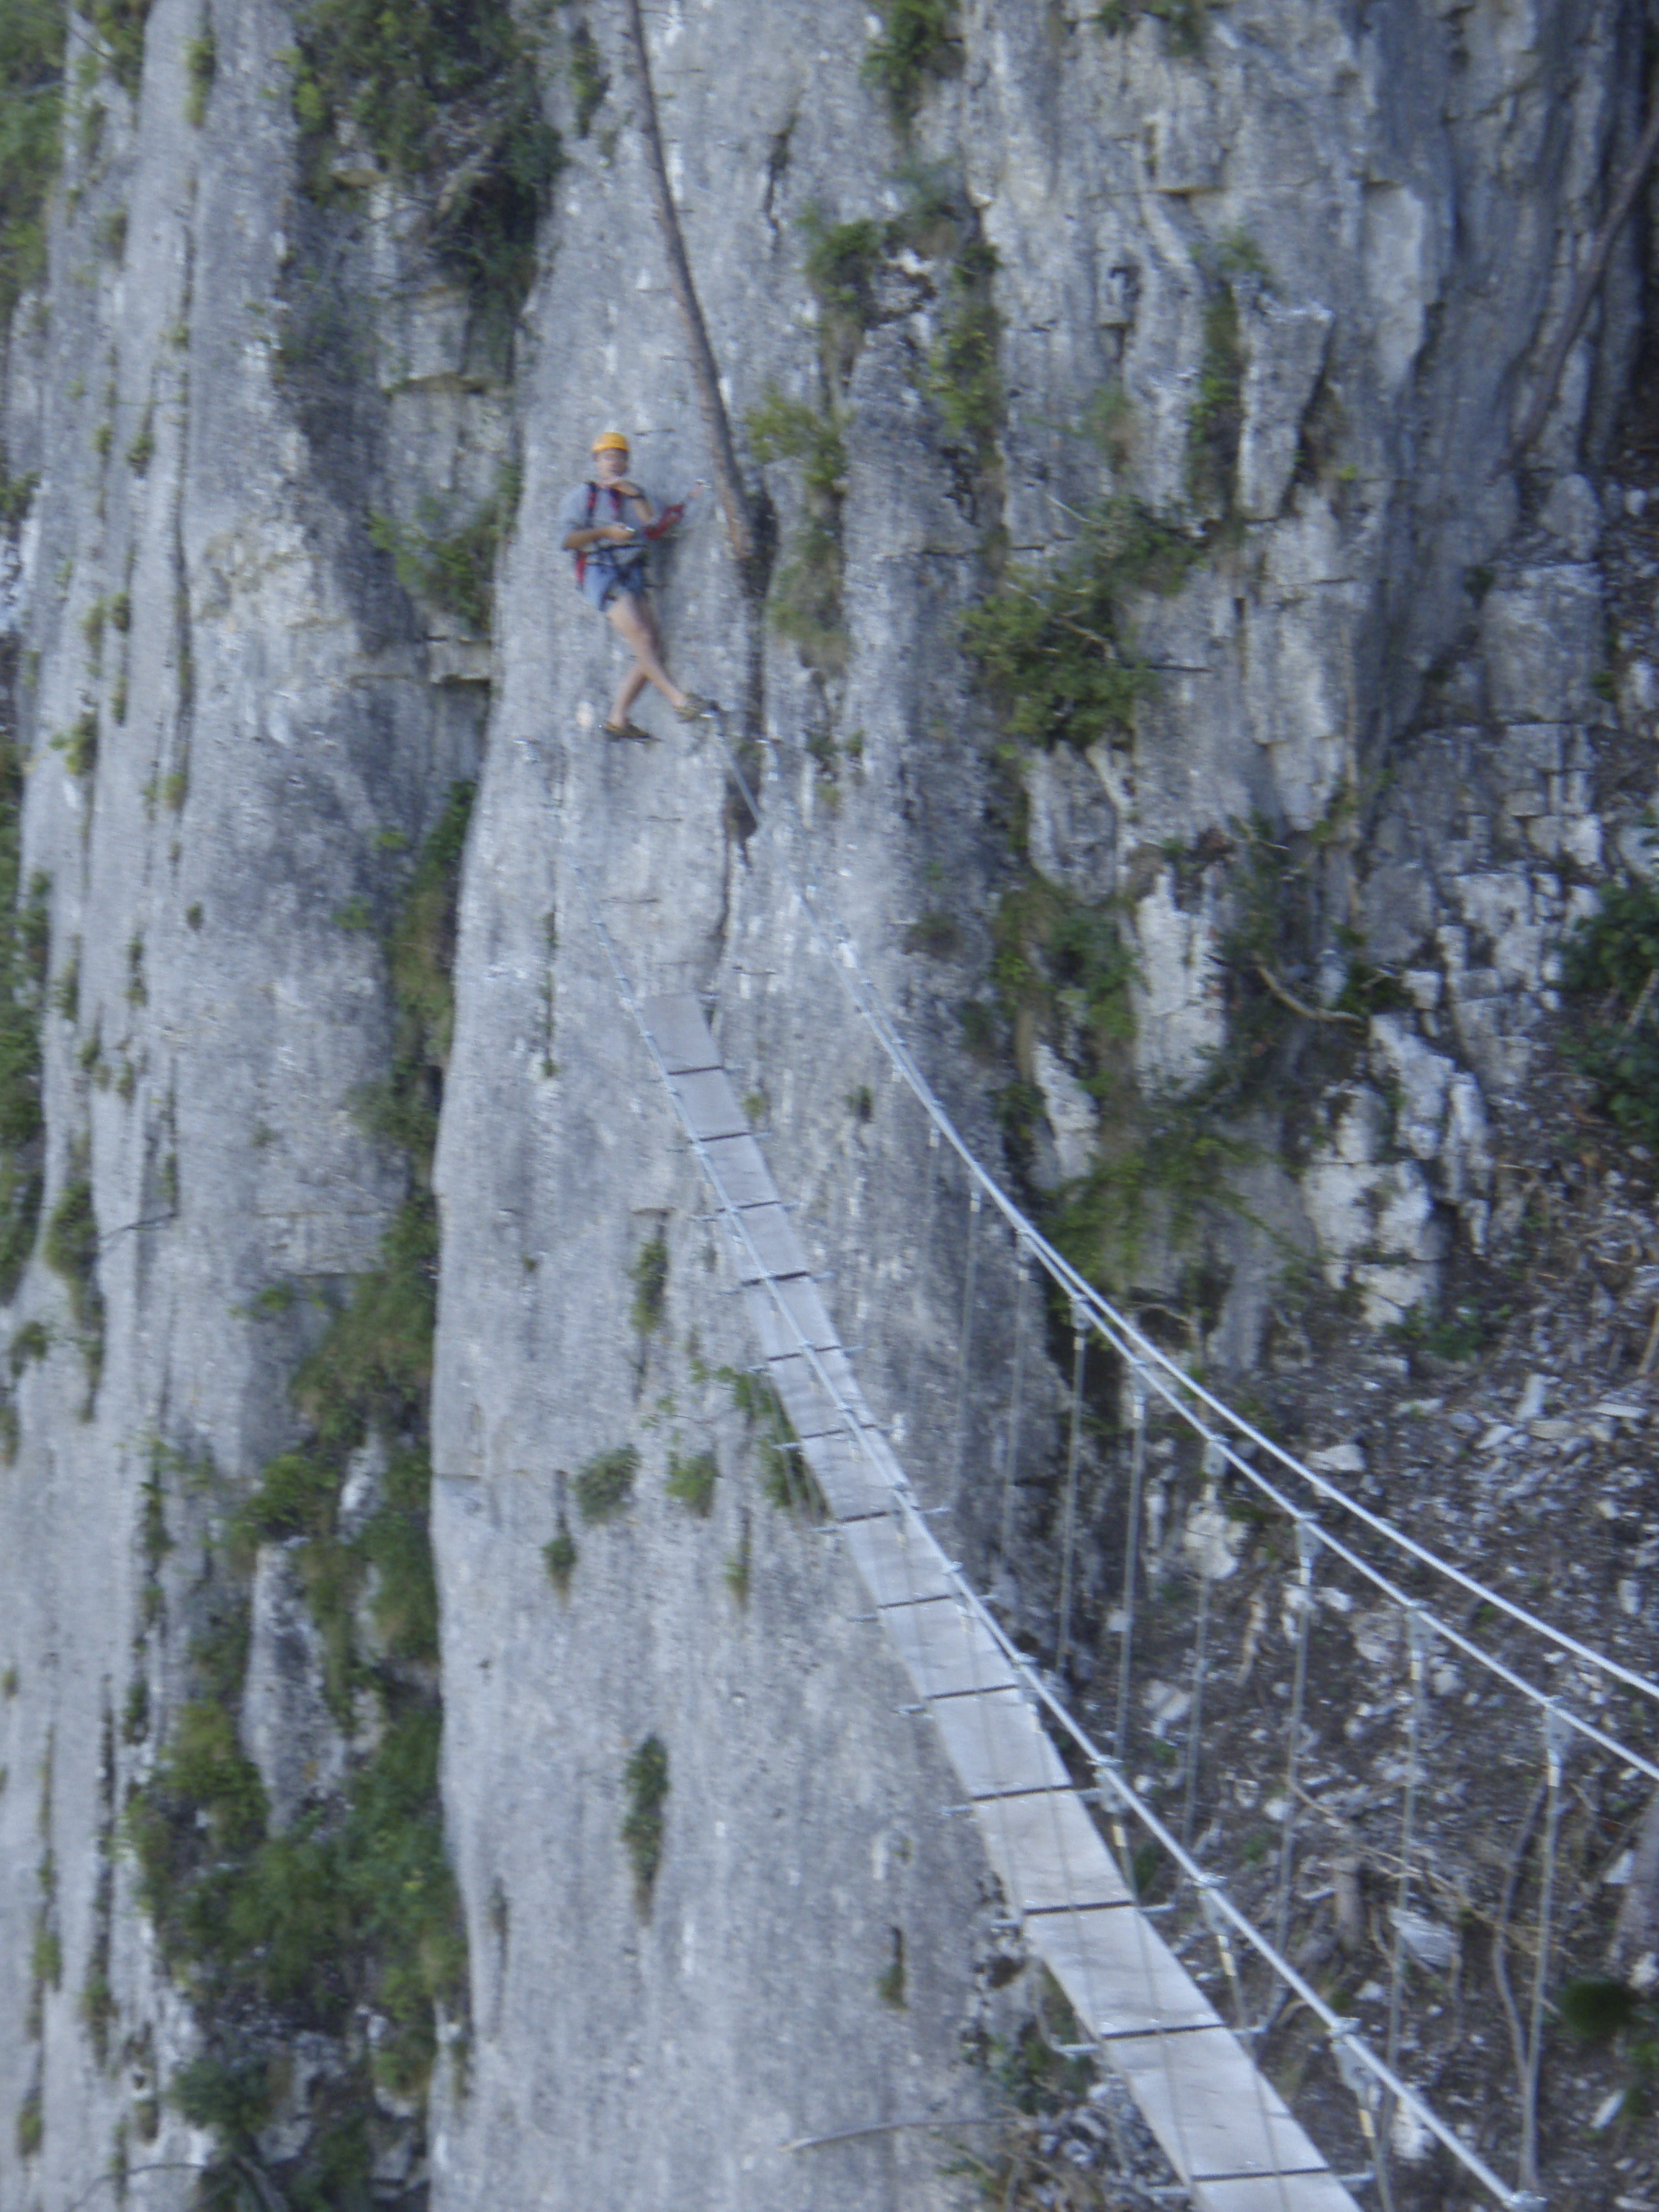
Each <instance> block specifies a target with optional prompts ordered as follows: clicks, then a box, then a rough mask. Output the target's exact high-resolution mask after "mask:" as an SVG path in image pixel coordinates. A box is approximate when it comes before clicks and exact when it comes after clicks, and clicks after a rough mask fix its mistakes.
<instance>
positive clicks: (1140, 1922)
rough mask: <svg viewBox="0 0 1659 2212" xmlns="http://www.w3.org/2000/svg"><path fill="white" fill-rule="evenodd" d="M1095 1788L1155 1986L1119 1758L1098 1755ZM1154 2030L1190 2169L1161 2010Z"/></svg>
mask: <svg viewBox="0 0 1659 2212" xmlns="http://www.w3.org/2000/svg"><path fill="white" fill-rule="evenodd" d="M1095 1788H1096V1794H1097V1798H1098V1800H1099V1802H1100V1803H1101V1805H1102V1807H1103V1809H1104V1810H1105V1811H1106V1812H1107V1813H1108V1814H1109V1820H1110V1826H1111V1836H1112V1842H1113V1844H1114V1846H1115V1849H1116V1852H1117V1857H1118V1862H1119V1864H1120V1867H1121V1871H1122V1875H1123V1881H1124V1885H1125V1887H1127V1890H1128V1893H1129V1910H1130V1911H1131V1913H1132V1914H1133V1926H1134V1931H1135V1942H1136V1944H1137V1946H1138V1947H1139V1952H1140V1963H1141V1972H1142V1977H1143V1978H1144V1980H1145V1983H1146V1988H1147V1989H1148V1990H1152V1989H1155V1988H1156V1987H1157V1982H1158V1977H1157V1972H1156V1969H1155V1966H1154V1963H1153V1957H1152V1923H1151V1922H1150V1921H1149V1920H1148V1919H1147V1918H1146V1914H1145V1913H1144V1912H1143V1911H1142V1910H1141V1904H1140V1871H1139V1868H1138V1866H1137V1865H1136V1863H1135V1853H1134V1849H1133V1844H1132V1843H1131V1841H1130V1838H1129V1833H1128V1826H1127V1820H1126V1819H1125V1817H1124V1816H1125V1813H1126V1810H1127V1807H1128V1803H1129V1800H1128V1797H1127V1793H1126V1790H1125V1786H1124V1783H1123V1768H1122V1763H1121V1760H1119V1759H1102V1760H1101V1761H1100V1762H1099V1763H1098V1764H1097V1766H1096V1768H1095ZM1156 2033H1157V2038H1158V2062H1159V2063H1160V2065H1161V2066H1162V2068H1163V2069H1164V2088H1165V2093H1166V2094H1167V2096H1168V2099H1169V2104H1168V2113H1169V2119H1170V2124H1171V2125H1172V2126H1173V2129H1174V2130H1175V2134H1176V2140H1177V2142H1178V2144H1179V2146H1180V2152H1181V2158H1180V2160H1179V2161H1176V2172H1180V2171H1181V2166H1182V2164H1184V2165H1185V2166H1186V2167H1187V2169H1188V2172H1191V2171H1192V2170H1193V2168H1194V2166H1195V2165H1196V2163H1197V2161H1196V2160H1194V2158H1193V2157H1192V2155H1191V2145H1190V2144H1189V2142H1188V2134H1187V2112H1188V2106H1187V2102H1186V2100H1185V2099H1183V2098H1182V2095H1181V2093H1180V2091H1179V2089H1178V2088H1177V2087H1176V2078H1175V2068H1174V2065H1173V2063H1172V2054H1171V2052H1170V2035H1169V2031H1168V2029H1167V2028H1166V2027H1165V2026H1164V2021H1163V2018H1162V2016H1161V2013H1160V2015H1159V2016H1158V2021H1157V2027H1156ZM1182 2178H1183V2179H1185V2178H1186V2177H1185V2176H1184V2175H1183V2177H1182Z"/></svg>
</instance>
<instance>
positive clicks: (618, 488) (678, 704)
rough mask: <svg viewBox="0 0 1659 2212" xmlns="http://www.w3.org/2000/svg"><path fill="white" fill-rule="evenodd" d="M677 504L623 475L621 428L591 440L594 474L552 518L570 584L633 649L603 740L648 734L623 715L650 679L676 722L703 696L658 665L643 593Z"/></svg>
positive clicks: (693, 715) (689, 717) (701, 709)
mask: <svg viewBox="0 0 1659 2212" xmlns="http://www.w3.org/2000/svg"><path fill="white" fill-rule="evenodd" d="M680 512H681V510H680V509H679V508H678V507H665V508H664V509H663V511H662V513H660V514H659V513H658V512H657V510H656V508H655V507H653V505H652V503H651V501H650V499H649V497H648V496H647V494H646V493H645V492H643V491H641V489H640V487H639V485H638V484H636V483H634V482H633V480H632V479H631V478H630V477H629V474H628V441H627V439H626V438H624V437H623V434H622V432H621V431H620V430H602V431H600V433H599V436H598V437H597V438H595V439H594V441H593V474H592V477H589V479H588V481H587V482H586V483H580V484H578V485H577V486H576V489H574V491H573V492H572V493H571V495H570V496H569V498H568V499H567V500H566V501H565V503H564V507H563V509H562V513H561V514H560V516H559V520H560V521H561V522H562V524H563V525H564V537H563V539H562V544H563V547H564V550H565V551H566V552H567V553H574V555H575V556H576V588H577V590H578V591H579V592H580V593H581V594H582V597H583V598H584V599H588V600H590V601H591V602H592V605H594V606H596V607H598V608H599V611H600V612H601V613H602V614H605V615H607V616H608V617H610V620H611V626H612V628H613V629H615V630H616V631H617V634H618V635H620V636H621V637H622V639H623V641H624V643H626V644H627V645H629V647H632V649H633V653H634V665H633V666H632V667H631V668H630V669H629V671H628V673H627V675H626V676H624V677H623V680H622V683H621V684H620V686H619V687H618V689H617V696H616V699H615V701H614V702H613V703H612V706H611V714H610V719H609V720H607V721H606V723H605V735H606V737H608V738H645V739H647V740H648V739H649V738H650V737H651V734H652V733H651V732H650V731H649V730H642V729H641V728H640V726H638V724H637V723H636V722H635V721H633V720H631V719H630V714H629V710H630V709H631V708H632V707H633V704H634V702H635V700H636V699H637V698H638V697H639V696H640V694H641V691H642V690H644V689H645V687H646V685H647V684H655V685H656V687H657V689H658V690H659V691H660V692H661V693H662V696H663V697H664V698H665V699H666V700H667V702H668V703H669V705H670V706H671V708H673V709H674V712H675V713H676V714H678V716H679V718H680V720H681V721H683V722H695V721H696V719H697V717H698V716H699V715H700V714H707V713H708V701H707V700H705V699H700V698H698V696H697V695H696V692H695V691H682V690H680V687H679V685H678V684H676V683H675V681H674V679H673V678H672V677H671V675H670V674H669V673H668V671H667V670H666V669H665V667H664V666H663V664H662V639H661V637H660V636H659V634H658V630H657V617H656V615H655V613H654V612H653V609H652V605H651V601H650V599H649V597H648V595H647V558H648V553H649V548H650V544H651V542H652V540H653V538H660V537H662V536H664V535H665V532H667V531H668V530H670V529H671V528H672V526H673V525H674V524H675V523H676V522H678V520H679V517H680Z"/></svg>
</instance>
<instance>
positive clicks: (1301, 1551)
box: [1273, 1513, 1320, 1958]
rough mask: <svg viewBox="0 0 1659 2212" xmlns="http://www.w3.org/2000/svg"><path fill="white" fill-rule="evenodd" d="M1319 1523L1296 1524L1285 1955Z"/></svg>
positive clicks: (1282, 1865) (1283, 1866) (1282, 1892)
mask: <svg viewBox="0 0 1659 2212" xmlns="http://www.w3.org/2000/svg"><path fill="white" fill-rule="evenodd" d="M1319 1546H1320V1536H1319V1526H1318V1523H1317V1522H1316V1521H1315V1519H1314V1517H1313V1516H1312V1515H1311V1514H1310V1513H1304V1514H1301V1515H1299V1516H1297V1524H1296V1559H1297V1579H1296V1589H1295V1597H1296V1613H1297V1619H1296V1671H1295V1674H1293V1676H1292V1678H1291V1732H1290V1743H1289V1746H1288V1747H1287V1749H1286V1751H1285V1821H1284V1831H1285V1832H1284V1834H1283V1836H1282V1837H1281V1838H1280V1839H1279V1901H1278V1903H1277V1905H1275V1907H1274V1910H1273V1929H1274V1934H1273V1948H1274V1949H1275V1950H1276V1951H1277V1952H1278V1953H1279V1956H1280V1958H1283V1957H1284V1955H1285V1935H1286V1932H1287V1931H1288V1929H1289V1928H1290V1924H1291V1861H1292V1859H1293V1858H1294V1857H1295V1854H1296V1792H1297V1783H1298V1781H1299V1779H1300V1777H1301V1769H1302V1717H1303V1714H1304V1711H1305V1710H1306V1707H1307V1702H1308V1638H1309V1635H1310V1632H1311V1630H1312V1627H1313V1609H1314V1594H1313V1578H1314V1563H1315V1561H1316V1559H1318V1557H1319Z"/></svg>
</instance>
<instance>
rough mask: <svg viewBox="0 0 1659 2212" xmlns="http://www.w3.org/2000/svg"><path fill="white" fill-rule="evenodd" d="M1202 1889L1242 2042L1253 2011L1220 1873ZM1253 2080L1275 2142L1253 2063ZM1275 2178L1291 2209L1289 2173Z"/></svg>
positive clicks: (1265, 2134)
mask: <svg viewBox="0 0 1659 2212" xmlns="http://www.w3.org/2000/svg"><path fill="white" fill-rule="evenodd" d="M1194 1887H1195V1889H1196V1890H1197V1892H1198V1905H1199V1911H1200V1914H1201V1915H1202V1917H1203V1922H1204V1925H1205V1927H1206V1929H1208V1931H1209V1934H1210V1936H1211V1939H1212V1942H1214V1944H1215V1947H1216V1949H1217V1951H1218V1954H1220V1959H1221V1971H1222V1972H1223V1973H1224V1974H1225V1977H1226V1981H1227V1990H1228V1994H1229V1996H1231V1999H1232V2008H1233V2025H1234V2032H1235V2033H1236V2034H1237V2036H1238V2037H1239V2039H1241V2041H1243V2040H1246V2039H1248V2038H1249V2012H1248V2010H1247V2008H1246V2006H1245V2001H1244V1981H1243V1976H1242V1975H1241V1974H1240V1972H1239V1971H1238V1954H1237V1948H1236V1947H1235V1945H1234V1943H1233V1931H1232V1925H1231V1922H1230V1921H1229V1920H1228V1918H1227V1916H1226V1914H1225V1912H1224V1911H1222V1910H1221V1905H1220V1899H1221V1894H1222V1891H1223V1889H1224V1887H1225V1885H1224V1883H1223V1881H1222V1879H1221V1876H1220V1875H1218V1874H1207V1875H1199V1876H1198V1877H1197V1878H1196V1880H1195V1881H1194ZM1250 2080H1251V2082H1252V2084H1253V2085H1254V2087H1255V2104H1256V2111H1257V2112H1258V2114H1259V2115H1260V2117H1261V2139H1262V2141H1263V2142H1264V2143H1271V2142H1273V2114H1272V2112H1271V2111H1270V2110H1269V2107H1268V2104H1267V2084H1266V2082H1265V2081H1263V2080H1262V2078H1261V2068H1260V2067H1259V2066H1256V2065H1254V2064H1253V2065H1252V2066H1251V2068H1250ZM1273 2179H1274V2181H1275V2182H1276V2183H1277V2184H1278V2188H1277V2191H1276V2192H1275V2193H1276V2194H1277V2196H1278V2198H1279V2212H1291V2191H1290V2187H1289V2185H1288V2183H1287V2180H1286V2177H1285V2174H1284V2173H1283V2172H1280V2171H1278V2170H1277V2169H1276V2170H1275V2172H1274V2174H1273Z"/></svg>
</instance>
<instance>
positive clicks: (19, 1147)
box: [0, 733, 52, 1301]
mask: <svg viewBox="0 0 1659 2212" xmlns="http://www.w3.org/2000/svg"><path fill="white" fill-rule="evenodd" d="M22 805H23V764H22V762H21V759H20V758H19V757H18V753H17V750H16V747H15V744H14V743H13V742H12V739H11V738H10V736H9V733H0V1301H5V1300H9V1298H10V1297H12V1295H13V1293H14V1292H15V1290H16V1288H17V1285H18V1281H19V1279H20V1278H21V1275H22V1272H23V1269H24V1267H25V1266H26V1265H27V1261H28V1256H29V1254H30V1253H31V1252H32V1251H33V1249H34V1238H35V1231H36V1229H37V1226H38V1225H39V1221H40V1194H41V1188H42V1176H43V1170H44V1156H45V1142H46V1123H45V1120H44V1117H43V1115H42V1111H41V1104H40V1027H41V1022H42V1019H43V1018H44V1015H45V1012H46V968H47V962H48V957H49V953H50V947H51V917H50V902H51V896H52V884H51V880H50V878H48V877H46V876H45V875H42V874H40V873H36V874H34V875H33V876H32V877H31V878H29V884H28V890H27V896H22V897H21V898H20V893H21V889H22V886H21V872H22V871H21V834H22Z"/></svg>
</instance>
